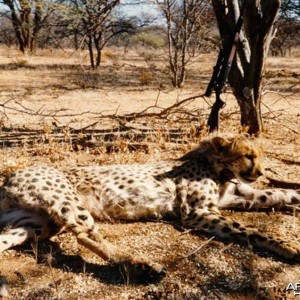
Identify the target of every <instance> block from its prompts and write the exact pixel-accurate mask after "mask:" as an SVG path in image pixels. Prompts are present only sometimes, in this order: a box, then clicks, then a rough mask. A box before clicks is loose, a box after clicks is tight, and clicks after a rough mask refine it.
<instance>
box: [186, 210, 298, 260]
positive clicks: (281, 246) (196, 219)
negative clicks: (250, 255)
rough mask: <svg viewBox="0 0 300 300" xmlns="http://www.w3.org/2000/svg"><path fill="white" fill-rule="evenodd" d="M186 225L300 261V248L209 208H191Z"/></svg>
mask: <svg viewBox="0 0 300 300" xmlns="http://www.w3.org/2000/svg"><path fill="white" fill-rule="evenodd" d="M184 225H185V226H187V227H189V228H193V229H196V230H201V231H203V232H207V233H209V234H212V235H215V236H217V237H221V238H227V239H234V240H238V241H241V242H245V243H247V244H249V245H252V246H256V247H259V248H264V249H267V250H269V251H271V252H273V253H276V254H278V255H279V256H281V257H283V258H285V259H291V260H293V261H295V262H300V249H296V248H295V247H293V246H291V245H289V244H288V243H286V242H284V241H282V240H278V239H274V238H272V237H269V236H266V235H264V234H263V233H261V232H259V231H258V230H256V229H252V228H247V227H245V226H243V225H242V224H240V223H238V222H234V221H232V220H231V219H230V218H228V217H223V216H221V215H220V214H218V213H216V212H214V211H211V210H208V209H201V208H196V209H193V210H191V211H190V213H189V214H188V216H187V218H186V220H185V222H184Z"/></svg>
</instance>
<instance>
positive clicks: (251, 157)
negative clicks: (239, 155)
mask: <svg viewBox="0 0 300 300" xmlns="http://www.w3.org/2000/svg"><path fill="white" fill-rule="evenodd" d="M245 157H246V158H248V159H249V160H253V158H254V157H253V155H251V154H246V155H245Z"/></svg>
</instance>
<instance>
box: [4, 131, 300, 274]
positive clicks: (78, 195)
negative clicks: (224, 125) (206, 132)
mask: <svg viewBox="0 0 300 300" xmlns="http://www.w3.org/2000/svg"><path fill="white" fill-rule="evenodd" d="M260 158H261V151H260V150H259V149H258V147H257V146H256V145H255V142H254V141H252V140H250V139H249V138H246V137H243V136H235V137H233V136H214V137H210V138H206V139H203V140H202V141H201V143H200V146H199V147H198V148H197V149H195V150H193V151H191V152H189V153H187V154H186V155H184V156H182V157H181V158H179V159H176V160H171V161H164V162H157V163H154V164H144V165H143V164H132V165H110V166H85V167H75V168H67V169H64V170H62V171H59V170H57V169H54V168H51V167H47V166H33V167H28V168H25V169H20V170H18V171H16V172H14V173H12V174H10V176H9V177H8V178H7V179H6V181H5V183H4V185H3V186H2V188H1V190H0V199H1V201H0V209H1V210H0V226H2V227H3V228H5V229H4V230H3V232H2V234H1V235H0V253H1V252H3V251H5V250H7V249H9V248H11V247H13V246H16V245H19V244H21V243H23V242H25V241H26V240H28V239H29V238H32V237H34V236H38V237H39V238H40V239H45V238H49V237H51V236H53V235H55V234H56V233H58V232H60V231H61V230H63V229H65V230H69V231H71V232H73V233H74V234H75V236H76V238H77V240H78V242H79V243H80V244H81V245H83V246H85V247H87V248H88V249H90V250H91V251H93V252H94V253H96V254H97V255H98V256H100V257H101V258H103V259H105V260H108V261H109V262H113V263H119V264H123V265H125V266H131V267H133V268H137V267H138V268H142V269H144V270H147V272H150V273H153V274H160V273H163V272H165V270H164V267H163V266H162V265H161V264H159V263H156V262H153V261H151V260H150V259H149V258H147V257H142V256H137V255H132V254H130V253H127V252H125V251H123V250H122V249H120V248H118V247H117V246H114V245H112V244H110V243H109V242H108V241H107V240H105V239H104V238H103V236H102V235H101V233H100V232H99V231H98V230H96V228H95V225H94V218H95V219H97V220H100V221H101V220H107V219H109V220H113V219H116V220H121V219H122V220H140V219H145V218H158V219H161V218H164V217H166V216H169V215H173V216H174V217H176V218H179V219H180V220H181V222H182V225H183V226H184V227H186V228H191V229H195V230H198V231H202V232H206V233H209V234H211V235H214V236H217V237H221V238H228V239H232V240H237V241H240V242H243V243H247V244H249V245H253V246H258V247H261V248H265V249H268V250H269V251H271V252H274V253H276V254H278V255H279V256H281V257H283V258H286V259H291V260H293V261H297V262H298V261H300V249H297V248H296V247H294V246H292V245H290V244H288V243H287V242H284V241H282V240H278V239H274V238H272V237H271V236H267V235H265V234H264V233H262V232H260V231H258V230H256V229H253V228H248V227H245V226H243V225H242V224H240V223H238V222H235V221H233V220H231V219H230V218H228V217H225V216H222V215H221V213H220V210H221V209H226V208H235V207H238V208H240V209H241V208H245V209H247V208H249V207H250V206H252V207H272V206H278V205H281V206H282V205H289V204H296V205H299V204H300V191H294V190H286V191H284V190H276V189H275V190H256V189H254V188H252V187H250V186H249V185H247V184H246V183H247V182H248V183H249V182H253V181H255V180H256V179H257V178H258V177H259V176H261V175H262V173H263V169H262V166H261V164H260ZM245 182H246V183H245Z"/></svg>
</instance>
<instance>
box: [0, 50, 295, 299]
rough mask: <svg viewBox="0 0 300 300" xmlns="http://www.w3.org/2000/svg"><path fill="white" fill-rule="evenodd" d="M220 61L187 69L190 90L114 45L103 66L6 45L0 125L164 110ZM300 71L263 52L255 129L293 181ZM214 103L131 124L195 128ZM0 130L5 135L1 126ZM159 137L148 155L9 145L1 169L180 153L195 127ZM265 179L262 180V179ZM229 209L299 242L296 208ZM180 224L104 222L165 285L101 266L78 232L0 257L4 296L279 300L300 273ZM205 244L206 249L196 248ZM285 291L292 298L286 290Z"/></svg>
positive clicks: (195, 88)
mask: <svg viewBox="0 0 300 300" xmlns="http://www.w3.org/2000/svg"><path fill="white" fill-rule="evenodd" d="M116 57H117V59H116ZM214 62H215V54H212V55H210V56H201V57H198V58H197V59H196V60H195V62H194V64H193V65H192V66H191V70H190V74H191V75H190V77H188V81H187V85H186V87H185V88H184V89H182V90H173V89H172V88H171V87H170V85H169V84H168V82H167V80H166V78H165V75H164V72H163V71H162V69H163V67H162V66H163V64H162V61H159V63H158V64H157V66H156V68H157V69H154V71H153V70H152V71H151V72H152V73H151V74H152V75H151V76H150V75H149V76H150V77H149V78H150V79H149V78H148V80H149V82H147V84H146V85H145V84H144V85H143V84H142V83H141V80H143V79H144V77H143V76H144V74H145V72H146V71H147V72H148V70H149V66H148V65H147V64H146V63H145V62H144V61H143V60H142V59H141V57H139V56H138V54H137V53H134V54H131V56H130V55H129V54H126V55H125V56H123V54H122V52H121V51H120V52H116V50H115V57H114V59H113V60H111V59H106V60H105V61H104V63H103V66H102V67H101V69H100V71H89V70H88V67H87V65H86V61H85V60H84V58H78V55H77V54H76V53H67V52H66V53H62V52H55V53H51V52H42V53H40V55H38V56H35V57H23V56H20V55H19V54H18V55H16V52H15V51H13V50H8V49H4V48H3V49H1V51H0V103H1V105H2V110H1V114H0V118H1V119H0V121H1V126H2V127H3V129H4V128H6V129H7V128H11V129H12V130H15V131H16V132H17V131H20V130H21V129H22V128H23V129H24V130H28V129H32V128H33V129H38V128H42V129H44V130H45V132H47V130H50V132H51V130H53V128H56V127H60V126H65V125H68V126H69V127H71V128H82V127H84V126H87V125H89V124H92V123H94V122H96V121H98V123H97V125H95V126H94V127H93V128H98V129H99V128H101V129H105V128H115V127H116V126H119V124H120V122H119V121H118V119H117V120H113V121H112V120H111V119H107V118H104V119H99V117H103V115H108V114H115V115H122V114H126V113H132V112H139V111H141V110H143V109H145V108H147V107H149V106H155V107H154V108H152V109H150V110H149V111H159V110H160V107H168V106H170V105H172V104H174V103H176V102H178V101H180V100H182V99H185V98H188V97H191V96H195V95H199V94H201V93H202V92H203V90H204V89H205V87H206V84H207V82H208V80H209V76H210V73H211V68H212V66H213V64H214ZM80 63H81V65H80ZM299 76H300V61H299V57H294V58H270V59H269V60H268V63H267V72H266V76H265V87H266V89H267V91H266V93H265V95H264V98H263V104H262V111H263V116H264V124H265V130H264V133H263V134H262V135H261V137H260V141H261V143H262V144H263V146H264V148H265V149H266V155H265V158H264V164H265V166H266V167H267V168H268V169H271V170H272V174H273V175H274V174H275V175H276V176H277V177H280V178H286V179H290V180H294V181H298V182H299V180H300V175H299V174H300V159H299V153H300V140H299V132H300V119H299V118H300V104H299ZM224 99H226V103H227V105H226V107H225V109H224V110H223V112H222V118H221V119H222V123H221V130H222V131H230V132H238V131H239V130H240V126H239V123H238V119H239V115H238V113H237V112H238V110H237V107H236V104H235V101H234V99H233V98H232V96H231V95H230V94H226V95H225V96H224ZM212 101H213V99H203V98H197V99H195V100H194V101H191V102H189V103H187V104H186V105H185V106H184V109H185V111H188V112H195V111H197V112H198V117H199V118H198V120H193V121H189V120H188V119H187V120H185V118H186V116H187V115H185V114H182V115H181V114H177V115H176V118H179V121H178V119H176V118H175V116H174V117H172V116H170V118H168V120H165V119H163V120H150V119H143V120H139V121H138V122H131V123H129V124H126V125H130V126H136V124H137V123H138V125H139V126H141V124H142V125H143V126H145V127H147V128H149V127H150V128H155V129H157V128H159V130H167V129H169V128H178V127H185V128H187V130H188V131H189V132H192V131H193V130H194V128H197V126H198V127H199V124H201V123H203V122H205V120H206V118H207V114H208V112H209V110H208V108H209V105H210V104H211V103H212ZM3 105H4V106H5V109H4V108H3ZM37 113H38V114H37ZM63 115H67V116H63ZM181 122H182V123H181ZM182 124H183V125H182ZM49 128H50V129H49ZM1 134H2V135H1V136H4V135H5V134H6V132H4V131H3V132H2V133H1ZM200 135H201V134H200ZM157 136H158V135H154V137H153V140H154V142H155V143H152V144H150V145H151V146H150V149H148V151H147V152H143V151H142V150H139V151H137V152H130V151H128V149H122V148H120V149H119V151H118V152H113V153H106V152H105V151H103V149H102V148H99V149H97V148H93V149H89V148H82V149H80V150H79V151H74V150H73V149H72V147H71V145H70V144H68V143H50V144H46V143H45V144H36V145H34V146H32V145H31V146H29V145H26V144H24V145H23V146H21V147H2V148H1V149H0V161H1V163H2V172H1V173H2V174H4V173H5V172H4V171H5V170H10V168H12V169H13V168H19V167H22V166H26V165H30V164H38V163H41V162H42V163H46V164H49V165H53V166H55V167H61V166H64V165H83V164H113V163H131V162H141V163H142V162H151V161H157V160H163V159H168V158H173V157H176V156H179V155H181V154H182V153H184V152H185V151H187V150H189V149H190V148H191V147H193V146H194V145H195V143H197V139H198V136H197V135H193V136H191V137H184V142H185V143H180V142H178V143H175V144H174V143H173V144H172V147H169V146H168V145H169V144H168V143H167V141H166V140H165V139H163V138H160V139H158V138H157ZM181 142H182V141H181ZM269 172H271V171H269ZM258 184H259V185H260V186H264V185H266V180H265V179H262V180H261V181H260V182H259V183H258ZM224 214H226V215H228V216H230V217H232V218H234V219H236V220H239V221H240V222H244V223H245V224H247V225H254V226H255V227H258V228H259V229H261V230H263V231H265V232H267V233H269V234H272V235H275V236H279V237H284V238H285V239H288V240H291V241H293V242H295V243H296V244H297V243H298V245H299V247H300V239H299V234H298V233H299V230H300V221H299V213H298V212H297V211H296V212H279V211H270V212H232V211H226V212H224ZM173 225H174V224H173V223H168V222H164V223H158V222H137V223H130V224H126V223H114V224H110V223H104V224H103V223H101V224H100V223H99V224H98V226H99V228H100V230H101V231H102V232H103V233H104V235H105V236H106V238H107V239H108V240H110V241H111V242H113V243H115V244H117V245H121V246H122V247H123V248H124V249H127V250H130V251H132V252H134V253H141V254H145V255H148V256H149V257H151V258H152V259H154V260H156V261H158V262H161V263H163V264H165V265H166V268H167V271H168V272H167V275H166V276H165V277H164V278H163V279H161V280H160V281H157V282H139V280H138V279H134V278H131V277H128V276H127V274H126V273H124V272H123V271H122V270H121V269H120V268H119V267H118V266H111V265H109V264H107V263H105V262H104V261H102V260H101V259H99V258H98V257H96V256H95V255H93V254H91V253H90V252H89V251H88V250H86V249H83V248H82V247H81V246H78V244H77V242H76V240H75V238H74V237H73V236H72V235H70V234H68V233H63V234H61V235H60V236H58V237H54V238H52V239H51V241H46V242H39V243H38V244H35V243H28V244H26V245H24V246H22V247H18V248H17V249H13V250H9V251H6V252H5V253H3V254H2V255H1V259H0V273H1V275H4V276H6V277H7V279H8V282H9V293H10V296H9V297H8V299H108V300H112V299H178V300H179V299H279V298H278V297H279V296H280V294H281V293H282V291H281V290H284V289H285V288H286V286H287V284H288V283H290V282H293V283H295V282H299V280H300V267H299V265H297V264H291V263H288V262H286V261H281V260H279V259H278V257H273V256H270V255H269V254H268V253H266V252H263V251H258V250H256V249H254V251H252V250H251V249H248V248H247V247H244V246H242V245H238V244H234V243H233V244H232V243H227V242H224V241H219V240H216V239H214V240H211V241H209V239H210V238H211V237H210V236H205V235H196V234H193V233H191V232H185V231H182V230H180V229H179V228H178V226H173ZM175 225H178V224H176V222H175ZM200 245H203V247H202V248H201V249H198V248H199V246H200ZM197 249H198V250H197ZM195 250H196V251H195ZM193 252H195V253H194V254H192V253H193ZM285 297H286V299H293V297H292V296H291V295H285Z"/></svg>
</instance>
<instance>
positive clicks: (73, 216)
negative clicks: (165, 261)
mask: <svg viewBox="0 0 300 300" xmlns="http://www.w3.org/2000/svg"><path fill="white" fill-rule="evenodd" d="M53 212H55V213H56V216H55V218H56V219H57V221H58V222H62V221H63V225H64V227H66V228H67V229H69V230H71V231H72V232H73V233H74V234H75V235H76V238H77V241H78V243H79V244H81V245H82V246H84V247H86V248H88V249H89V250H91V251H92V252H94V253H95V254H97V255H98V256H100V257H101V258H102V259H104V260H106V261H109V262H111V263H116V264H122V265H124V266H125V268H128V267H129V268H131V269H133V271H137V272H138V271H139V269H142V271H144V272H145V273H149V274H150V275H156V274H164V268H163V266H162V265H160V264H158V263H154V262H152V261H151V260H150V259H148V258H147V257H142V256H138V255H133V254H131V253H128V252H125V251H123V250H121V249H120V248H119V247H117V246H114V245H113V244H111V243H110V242H109V241H107V240H105V239H104V238H103V236H102V235H101V234H100V233H99V232H98V231H97V230H96V229H95V226H94V219H93V217H92V216H91V214H90V213H89V212H88V211H87V210H86V209H85V208H83V207H82V206H72V205H69V206H68V207H62V208H57V209H55V210H54V211H53Z"/></svg>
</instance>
